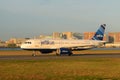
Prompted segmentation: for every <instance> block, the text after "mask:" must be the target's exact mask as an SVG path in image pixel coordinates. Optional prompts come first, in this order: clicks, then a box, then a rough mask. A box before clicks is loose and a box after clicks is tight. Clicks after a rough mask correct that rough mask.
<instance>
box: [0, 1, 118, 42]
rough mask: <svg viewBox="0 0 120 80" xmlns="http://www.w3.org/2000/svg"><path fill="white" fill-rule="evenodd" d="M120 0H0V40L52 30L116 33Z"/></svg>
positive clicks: (49, 32)
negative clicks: (100, 28)
mask: <svg viewBox="0 0 120 80" xmlns="http://www.w3.org/2000/svg"><path fill="white" fill-rule="evenodd" d="M119 21H120V0H0V40H8V39H9V38H11V37H16V38H26V37H27V38H28V37H33V36H39V35H42V34H52V32H67V31H70V32H79V33H83V32H95V31H96V30H97V29H98V27H99V26H100V25H101V24H106V25H107V26H106V29H107V30H106V32H120V26H119V25H120V22H119Z"/></svg>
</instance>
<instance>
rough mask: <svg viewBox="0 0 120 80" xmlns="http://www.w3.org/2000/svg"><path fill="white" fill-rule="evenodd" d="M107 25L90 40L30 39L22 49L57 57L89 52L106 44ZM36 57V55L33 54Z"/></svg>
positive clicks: (101, 26) (100, 28)
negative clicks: (78, 51) (54, 54)
mask: <svg viewBox="0 0 120 80" xmlns="http://www.w3.org/2000/svg"><path fill="white" fill-rule="evenodd" d="M105 27H106V24H102V25H100V27H99V29H98V30H97V32H96V33H95V34H94V36H93V37H92V38H91V39H90V40H79V39H78V40H68V39H29V40H27V41H25V42H24V43H22V45H21V49H23V50H32V51H33V52H35V51H40V52H41V53H52V52H53V51H55V52H56V55H61V54H67V55H71V54H73V53H72V51H73V50H87V49H91V48H95V47H97V46H99V45H101V44H105V43H106V41H103V37H104V32H105ZM33 56H35V53H33Z"/></svg>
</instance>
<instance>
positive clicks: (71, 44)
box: [21, 39, 104, 49]
mask: <svg viewBox="0 0 120 80" xmlns="http://www.w3.org/2000/svg"><path fill="white" fill-rule="evenodd" d="M103 42H104V41H98V40H65V39H62V40H54V39H51V40H47V39H44V40H42V39H30V40H27V41H26V42H24V43H23V44H22V45H21V48H22V49H58V48H62V47H65V48H75V47H91V46H99V44H100V43H103Z"/></svg>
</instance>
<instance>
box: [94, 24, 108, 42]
mask: <svg viewBox="0 0 120 80" xmlns="http://www.w3.org/2000/svg"><path fill="white" fill-rule="evenodd" d="M105 26H106V24H103V25H100V28H99V29H98V30H97V32H96V33H95V35H94V36H93V37H92V40H103V37H104V32H105Z"/></svg>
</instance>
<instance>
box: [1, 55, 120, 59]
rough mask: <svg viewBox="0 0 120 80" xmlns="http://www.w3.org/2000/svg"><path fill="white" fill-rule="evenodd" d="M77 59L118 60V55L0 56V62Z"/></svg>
mask: <svg viewBox="0 0 120 80" xmlns="http://www.w3.org/2000/svg"><path fill="white" fill-rule="evenodd" d="M77 58H120V54H73V55H72V56H67V55H62V56H56V55H37V56H30V55H28V56H27V55H20V56H19V55H17V56H14V55H12V56H0V60H49V59H50V60H51V59H52V60H54V59H77Z"/></svg>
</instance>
